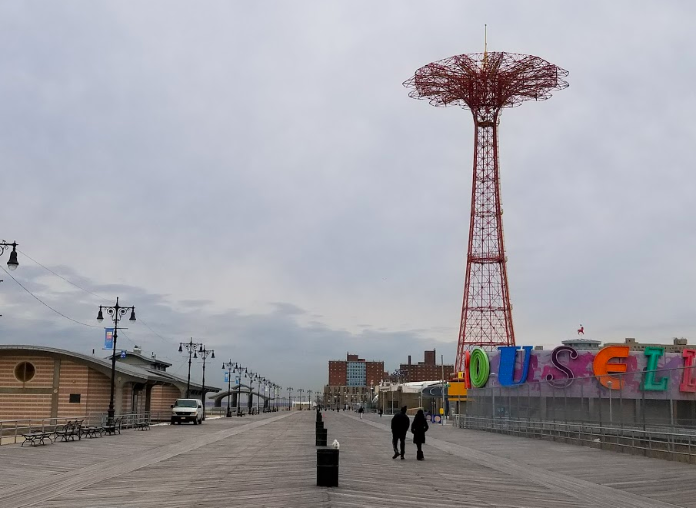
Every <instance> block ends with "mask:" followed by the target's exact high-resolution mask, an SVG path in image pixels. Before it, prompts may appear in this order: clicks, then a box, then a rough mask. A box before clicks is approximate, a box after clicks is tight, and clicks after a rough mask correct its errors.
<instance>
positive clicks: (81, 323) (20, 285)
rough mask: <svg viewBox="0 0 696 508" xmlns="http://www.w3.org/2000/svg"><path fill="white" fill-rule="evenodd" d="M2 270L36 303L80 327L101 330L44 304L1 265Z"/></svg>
mask: <svg viewBox="0 0 696 508" xmlns="http://www.w3.org/2000/svg"><path fill="white" fill-rule="evenodd" d="M0 268H2V271H3V272H5V273H6V274H7V275H9V276H10V277H11V278H12V280H13V281H15V282H16V283H17V284H18V285H19V287H21V288H22V289H23V290H24V291H26V292H27V293H29V294H30V295H31V296H32V297H34V299H35V300H36V301H38V302H39V303H40V304H41V305H43V306H44V307H47V308H49V309H51V310H52V311H53V312H55V313H56V314H58V315H59V316H62V317H64V318H65V319H67V320H68V321H72V322H73V323H77V324H78V325H82V326H88V327H89V328H99V327H98V326H95V325H88V324H87V323H83V322H81V321H78V320H76V319H73V318H71V317H69V316H66V315H65V314H63V313H62V312H60V311H58V310H56V309H54V308H53V307H51V306H50V305H49V304H47V303H46V302H44V301H43V300H42V299H41V298H39V297H38V296H36V295H35V294H34V293H32V292H31V291H29V290H28V289H27V288H26V287H25V286H24V285H23V284H22V283H21V282H19V281H18V280H17V279H15V278H14V277H13V276H12V274H11V273H10V272H8V271H7V270H6V269H5V267H4V266H1V265H0Z"/></svg>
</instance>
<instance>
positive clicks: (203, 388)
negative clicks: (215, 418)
mask: <svg viewBox="0 0 696 508" xmlns="http://www.w3.org/2000/svg"><path fill="white" fill-rule="evenodd" d="M207 356H208V355H207V353H206V352H204V353H203V387H202V388H201V399H202V400H201V402H202V403H203V420H205V359H206V357H207Z"/></svg>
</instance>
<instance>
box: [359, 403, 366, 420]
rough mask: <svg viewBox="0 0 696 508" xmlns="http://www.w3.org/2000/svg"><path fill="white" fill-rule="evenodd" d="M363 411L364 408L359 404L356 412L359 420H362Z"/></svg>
mask: <svg viewBox="0 0 696 508" xmlns="http://www.w3.org/2000/svg"><path fill="white" fill-rule="evenodd" d="M364 412H365V410H364V409H363V407H362V406H360V407H359V408H358V414H360V419H361V420H362V415H363V413H364Z"/></svg>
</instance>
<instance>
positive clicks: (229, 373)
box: [222, 359, 239, 418]
mask: <svg viewBox="0 0 696 508" xmlns="http://www.w3.org/2000/svg"><path fill="white" fill-rule="evenodd" d="M233 368H234V369H236V368H237V364H236V363H232V359H230V361H229V362H223V363H222V370H226V371H227V418H230V417H231V416H232V410H231V409H230V399H231V398H232V369H233ZM237 405H239V397H237Z"/></svg>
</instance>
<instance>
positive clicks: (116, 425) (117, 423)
mask: <svg viewBox="0 0 696 508" xmlns="http://www.w3.org/2000/svg"><path fill="white" fill-rule="evenodd" d="M122 422H123V418H122V417H119V418H114V420H113V421H112V422H110V423H109V422H108V421H107V422H106V425H104V432H106V433H107V434H109V435H110V436H111V435H113V434H116V433H117V432H118V433H119V434H120V433H121V423H122Z"/></svg>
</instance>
